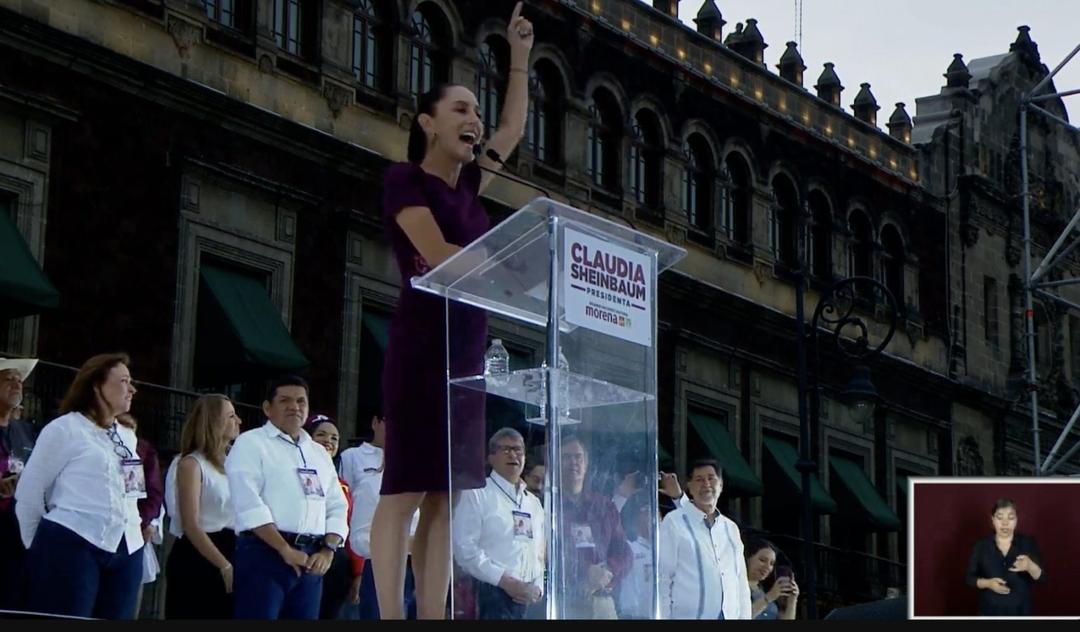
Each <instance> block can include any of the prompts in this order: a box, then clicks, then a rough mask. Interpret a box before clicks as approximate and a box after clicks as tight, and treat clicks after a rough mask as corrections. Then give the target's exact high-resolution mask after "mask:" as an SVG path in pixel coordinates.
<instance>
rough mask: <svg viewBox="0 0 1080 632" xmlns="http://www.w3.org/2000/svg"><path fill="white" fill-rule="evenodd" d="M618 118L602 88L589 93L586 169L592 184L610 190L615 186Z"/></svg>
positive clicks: (619, 134) (617, 171)
mask: <svg viewBox="0 0 1080 632" xmlns="http://www.w3.org/2000/svg"><path fill="white" fill-rule="evenodd" d="M621 120H622V117H621V116H620V115H619V106H618V103H617V102H616V101H615V97H614V96H612V94H611V93H610V92H608V91H607V90H605V89H604V88H597V89H596V91H595V92H593V98H592V103H590V104H589V138H588V152H587V156H586V160H587V161H588V162H587V164H586V169H587V170H588V172H589V177H590V179H591V180H592V183H593V184H594V185H596V186H598V187H601V188H603V189H606V190H608V191H610V192H613V193H617V192H618V191H619V189H620V187H619V153H620V151H619V142H620V137H621V134H622V124H621Z"/></svg>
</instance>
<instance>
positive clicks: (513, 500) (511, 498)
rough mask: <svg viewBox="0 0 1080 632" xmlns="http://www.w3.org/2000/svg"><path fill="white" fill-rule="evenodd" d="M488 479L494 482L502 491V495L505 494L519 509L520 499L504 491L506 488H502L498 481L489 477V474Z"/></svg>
mask: <svg viewBox="0 0 1080 632" xmlns="http://www.w3.org/2000/svg"><path fill="white" fill-rule="evenodd" d="M488 480H490V481H491V482H492V483H495V487H497V488H498V489H499V491H500V492H502V493H503V496H506V497H507V498H509V499H510V502H512V503H514V506H515V507H517V508H518V509H521V501H520V500H517V499H516V498H514V497H513V496H511V495H510V494H508V493H507V492H506V490H505V489H503V488H502V485H500V484H499V481H497V480H495V479H494V478H491V476H488Z"/></svg>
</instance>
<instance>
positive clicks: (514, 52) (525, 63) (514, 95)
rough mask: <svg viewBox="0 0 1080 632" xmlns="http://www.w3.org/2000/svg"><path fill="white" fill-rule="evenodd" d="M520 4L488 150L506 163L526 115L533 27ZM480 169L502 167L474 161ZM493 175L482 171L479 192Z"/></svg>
mask: <svg viewBox="0 0 1080 632" xmlns="http://www.w3.org/2000/svg"><path fill="white" fill-rule="evenodd" d="M522 4H523V3H521V2H518V3H517V5H516V6H515V7H514V14H513V15H512V16H511V17H510V25H509V26H508V27H507V28H506V39H507V41H509V42H510V79H509V81H508V83H507V86H506V103H505V104H504V105H503V109H502V112H500V113H499V128H498V129H497V130H495V133H494V134H492V135H491V139H490V140H488V143H487V146H488V148H490V149H494V150H495V151H496V152H497V153H498V154H499V156H500V157H501V158H502V159H503V160H506V159H507V158H509V157H510V154H512V153H513V152H514V149H515V148H516V147H517V145H518V143H519V142H520V141H521V137H522V136H524V135H525V120H526V118H527V117H528V115H529V53H530V52H531V51H532V46H533V40H534V36H533V26H532V23H531V22H529V21H528V20H526V19H525V18H523V17H522V16H521V8H522ZM477 160H478V161H479V163H480V166H481V167H485V168H487V169H494V170H498V169H500V168H501V165H500V164H499V163H497V162H495V161H494V160H492V159H490V158H488V157H487V156H486V155H485V156H480V157H479V158H477ZM494 178H495V175H494V174H492V173H491V172H488V171H485V172H484V175H483V176H481V178H480V192H481V193H483V192H484V189H486V188H487V186H488V185H489V184H491V181H492V179H494Z"/></svg>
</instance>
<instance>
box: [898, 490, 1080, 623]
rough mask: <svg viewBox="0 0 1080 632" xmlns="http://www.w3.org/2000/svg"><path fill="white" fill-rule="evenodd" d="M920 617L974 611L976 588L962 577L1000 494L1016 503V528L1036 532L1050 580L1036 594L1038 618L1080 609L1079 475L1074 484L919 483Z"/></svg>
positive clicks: (916, 560) (916, 590) (916, 576)
mask: <svg viewBox="0 0 1080 632" xmlns="http://www.w3.org/2000/svg"><path fill="white" fill-rule="evenodd" d="M914 488H915V489H914V494H915V512H914V525H913V533H914V544H915V547H914V551H913V552H912V563H913V570H914V572H913V578H912V579H913V583H914V585H913V586H912V594H913V596H914V599H915V608H914V613H915V615H916V616H974V615H976V614H977V613H978V589H976V588H971V587H969V586H968V585H967V584H966V583H965V581H964V579H965V573H966V572H967V564H968V561H969V560H970V559H971V550H972V548H973V547H974V545H975V542H976V540H978V539H979V538H981V537H985V536H987V535H989V534H990V533H991V529H992V527H991V525H990V509H991V508H992V507H993V506H994V501H996V500H997V499H998V498H1002V497H1005V498H1011V499H1013V500H1014V501H1015V502H1016V506H1017V515H1018V517H1019V524H1018V525H1017V530H1018V531H1019V532H1020V533H1025V534H1027V535H1030V536H1032V537H1034V538H1035V542H1036V543H1037V544H1038V545H1039V551H1040V552H1041V553H1042V556H1043V559H1042V566H1043V568H1044V569H1045V571H1046V582H1045V583H1043V584H1037V585H1036V586H1035V590H1034V594H1033V607H1034V610H1033V613H1034V614H1035V615H1036V616H1077V615H1080V599H1077V598H1076V594H1075V587H1076V582H1074V581H1072V577H1071V574H1072V569H1073V568H1075V564H1076V562H1077V561H1078V560H1080V480H1078V481H1076V482H1075V483H1073V482H1071V481H1070V482H1068V483H1043V482H1031V483H1021V482H1017V483H1012V482H1009V483H1004V482H1002V483H935V484H925V483H924V484H918V483H917V484H915V486H914Z"/></svg>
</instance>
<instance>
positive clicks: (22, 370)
mask: <svg viewBox="0 0 1080 632" xmlns="http://www.w3.org/2000/svg"><path fill="white" fill-rule="evenodd" d="M37 363H38V361H37V358H0V371H7V370H15V371H18V372H19V375H21V376H22V379H24V380H25V379H26V378H28V377H30V373H31V372H32V371H33V370H34V367H36V366H37Z"/></svg>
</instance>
